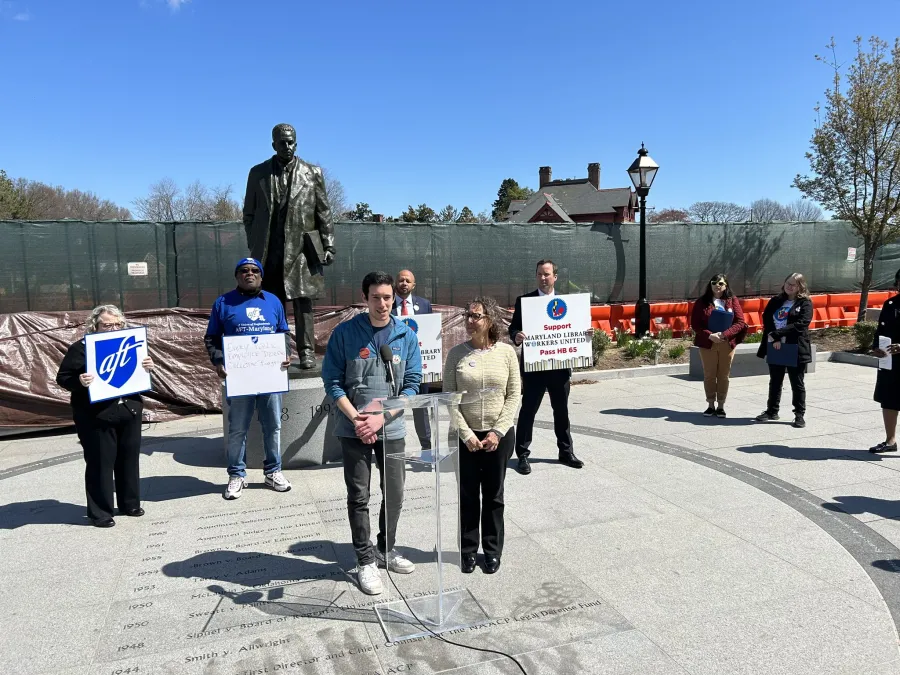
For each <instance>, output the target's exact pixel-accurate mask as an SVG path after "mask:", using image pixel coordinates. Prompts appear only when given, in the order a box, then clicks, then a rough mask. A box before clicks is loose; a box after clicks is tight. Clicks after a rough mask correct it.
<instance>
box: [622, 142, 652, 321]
mask: <svg viewBox="0 0 900 675" xmlns="http://www.w3.org/2000/svg"><path fill="white" fill-rule="evenodd" d="M658 170H659V164H657V163H656V162H654V161H653V159H651V157H650V155H648V154H647V150H646V149H645V148H644V144H643V143H641V149H640V150H638V156H637V159H636V160H634V161H633V162H632V163H631V166H629V167H628V175H629V176H631V182H632V183H634V189H635V192H637V194H638V197H640V198H641V264H640V272H639V274H640V277H641V278H640V288H639V290H638V295H640V297H639V298H638V301H637V303H636V304H635V306H634V319H635V321H634V324H635V334H636V335H637V336H638V337H642V336H644V335H646V334H647V333H648V332H649V331H650V302H649V301H648V300H647V195H648V194H649V193H650V186H651V185H653V179H654V178H656V172H657V171H658Z"/></svg>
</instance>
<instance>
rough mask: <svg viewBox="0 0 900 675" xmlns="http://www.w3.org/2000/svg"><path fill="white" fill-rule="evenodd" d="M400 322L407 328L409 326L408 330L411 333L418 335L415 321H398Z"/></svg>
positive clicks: (417, 325) (417, 326)
mask: <svg viewBox="0 0 900 675" xmlns="http://www.w3.org/2000/svg"><path fill="white" fill-rule="evenodd" d="M400 320H401V321H402V322H403V323H405V324H406V325H407V326H409V329H410V330H411V331H412V332H413V333H418V332H419V324H417V323H416V320H415V319H400Z"/></svg>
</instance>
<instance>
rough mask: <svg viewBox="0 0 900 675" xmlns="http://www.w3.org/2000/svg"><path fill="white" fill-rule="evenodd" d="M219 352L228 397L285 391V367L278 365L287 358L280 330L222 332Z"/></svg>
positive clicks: (286, 382)
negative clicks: (220, 352) (223, 360)
mask: <svg viewBox="0 0 900 675" xmlns="http://www.w3.org/2000/svg"><path fill="white" fill-rule="evenodd" d="M254 309H255V308H254ZM257 311H259V310H257ZM247 313H248V314H249V313H250V310H249V309H248V310H247ZM250 318H253V317H250ZM222 351H223V352H224V354H225V395H226V396H227V397H228V398H232V397H235V396H256V395H257V394H280V393H283V392H286V391H287V390H288V374H287V369H284V370H283V369H282V368H281V364H282V362H284V361H285V359H287V355H286V347H285V342H284V333H261V334H259V335H226V336H224V337H223V338H222Z"/></svg>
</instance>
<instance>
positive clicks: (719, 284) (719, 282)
mask: <svg viewBox="0 0 900 675" xmlns="http://www.w3.org/2000/svg"><path fill="white" fill-rule="evenodd" d="M712 285H713V286H727V285H728V282H727V281H713V282H712Z"/></svg>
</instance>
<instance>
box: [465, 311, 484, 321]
mask: <svg viewBox="0 0 900 675" xmlns="http://www.w3.org/2000/svg"><path fill="white" fill-rule="evenodd" d="M464 316H465V317H466V320H468V321H481V320H482V319H483V318H484V317H486V316H487V314H478V313H477V312H466V313H465V314H464Z"/></svg>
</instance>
